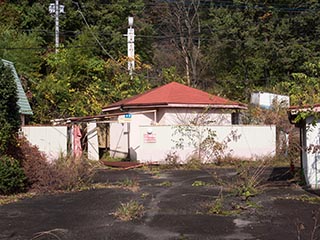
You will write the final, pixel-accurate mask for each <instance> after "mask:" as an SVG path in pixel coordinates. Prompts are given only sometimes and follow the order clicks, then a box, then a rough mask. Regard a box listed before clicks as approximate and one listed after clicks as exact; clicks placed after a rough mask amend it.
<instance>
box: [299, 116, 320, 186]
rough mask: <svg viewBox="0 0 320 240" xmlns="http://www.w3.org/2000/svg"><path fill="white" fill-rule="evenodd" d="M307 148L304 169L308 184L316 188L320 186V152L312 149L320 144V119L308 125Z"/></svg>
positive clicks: (308, 122)
mask: <svg viewBox="0 0 320 240" xmlns="http://www.w3.org/2000/svg"><path fill="white" fill-rule="evenodd" d="M312 121H313V118H312V117H310V118H308V119H307V124H310V123H311V122H312ZM305 137H306V149H305V151H304V154H303V159H302V163H303V170H304V175H305V177H306V181H307V185H309V186H311V187H312V188H314V189H319V188H320V152H319V151H315V152H314V151H312V150H313V147H312V146H319V145H320V120H318V122H317V123H316V124H315V125H314V126H312V125H308V127H307V131H306V135H305Z"/></svg>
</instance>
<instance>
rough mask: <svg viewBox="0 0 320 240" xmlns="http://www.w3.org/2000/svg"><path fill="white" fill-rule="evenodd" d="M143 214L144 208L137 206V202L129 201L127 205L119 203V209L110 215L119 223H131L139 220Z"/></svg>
mask: <svg viewBox="0 0 320 240" xmlns="http://www.w3.org/2000/svg"><path fill="white" fill-rule="evenodd" d="M143 214H144V206H143V205H142V204H139V203H138V202H137V201H133V200H131V201H130V202H127V203H121V204H120V207H118V209H117V210H116V211H115V212H114V213H112V215H114V216H115V217H116V218H117V219H119V220H121V221H125V222H127V221H131V220H134V219H139V218H141V217H142V216H143Z"/></svg>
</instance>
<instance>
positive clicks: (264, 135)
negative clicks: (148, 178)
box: [136, 125, 276, 162]
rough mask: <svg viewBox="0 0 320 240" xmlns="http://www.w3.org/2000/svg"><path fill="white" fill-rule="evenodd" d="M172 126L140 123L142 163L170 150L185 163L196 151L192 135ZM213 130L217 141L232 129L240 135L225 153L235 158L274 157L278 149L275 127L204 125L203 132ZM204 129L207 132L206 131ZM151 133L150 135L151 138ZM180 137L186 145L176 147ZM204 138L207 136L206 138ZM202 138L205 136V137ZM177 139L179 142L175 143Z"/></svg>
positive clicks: (164, 155) (157, 160)
mask: <svg viewBox="0 0 320 240" xmlns="http://www.w3.org/2000/svg"><path fill="white" fill-rule="evenodd" d="M176 129H177V128H175V127H171V126H141V127H140V138H139V144H140V146H139V147H138V148H137V151H136V153H137V159H138V160H139V161H140V162H155V161H156V162H162V161H164V159H165V158H166V156H167V154H168V153H170V152H174V151H175V152H176V153H177V154H178V155H179V158H180V160H181V161H182V162H185V161H186V160H187V159H188V158H190V157H191V156H192V155H193V154H194V151H195V149H194V147H193V146H191V145H192V144H191V145H189V143H190V138H189V137H187V136H181V135H180V134H179V131H178V133H177V132H176V133H175V131H176ZM203 129H204V130H206V129H211V130H213V131H215V133H216V134H217V137H216V139H217V141H219V142H222V141H224V140H225V139H226V137H228V136H231V135H230V133H231V132H232V131H233V132H235V135H237V136H238V139H237V141H231V142H230V143H229V144H228V145H227V146H228V148H227V149H226V151H225V153H229V154H231V155H232V156H234V157H240V158H246V159H256V158H258V157H263V156H274V155H275V151H276V127H275V126H239V125H231V126H210V127H202V130H200V131H203ZM204 132H205V131H204ZM148 135H149V137H148ZM179 138H182V139H184V148H183V149H179V148H177V147H176V142H177V141H178V139H179ZM204 138H205V137H204ZM204 138H203V139H204ZM175 141H176V142H175Z"/></svg>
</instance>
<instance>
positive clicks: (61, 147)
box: [22, 126, 67, 160]
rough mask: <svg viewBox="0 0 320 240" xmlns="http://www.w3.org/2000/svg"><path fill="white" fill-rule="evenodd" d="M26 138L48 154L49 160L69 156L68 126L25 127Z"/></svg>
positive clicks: (23, 129) (23, 128)
mask: <svg viewBox="0 0 320 240" xmlns="http://www.w3.org/2000/svg"><path fill="white" fill-rule="evenodd" d="M22 131H23V134H24V136H25V137H26V138H27V139H28V141H29V142H30V143H31V144H32V145H36V146H37V147H38V148H39V150H40V151H41V152H43V153H45V154H46V156H47V158H48V159H49V160H54V159H57V158H58V157H59V156H60V155H61V154H63V155H66V154H67V127H66V126H23V127H22Z"/></svg>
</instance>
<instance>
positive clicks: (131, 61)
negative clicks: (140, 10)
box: [127, 17, 135, 78]
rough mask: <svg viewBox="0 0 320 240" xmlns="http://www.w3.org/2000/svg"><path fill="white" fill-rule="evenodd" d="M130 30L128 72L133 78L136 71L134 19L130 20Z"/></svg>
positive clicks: (130, 18)
mask: <svg viewBox="0 0 320 240" xmlns="http://www.w3.org/2000/svg"><path fill="white" fill-rule="evenodd" d="M128 23H129V28H128V34H127V37H128V70H129V75H130V77H131V78H132V73H133V70H134V65H135V62H134V29H133V27H132V26H133V17H129V18H128Z"/></svg>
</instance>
